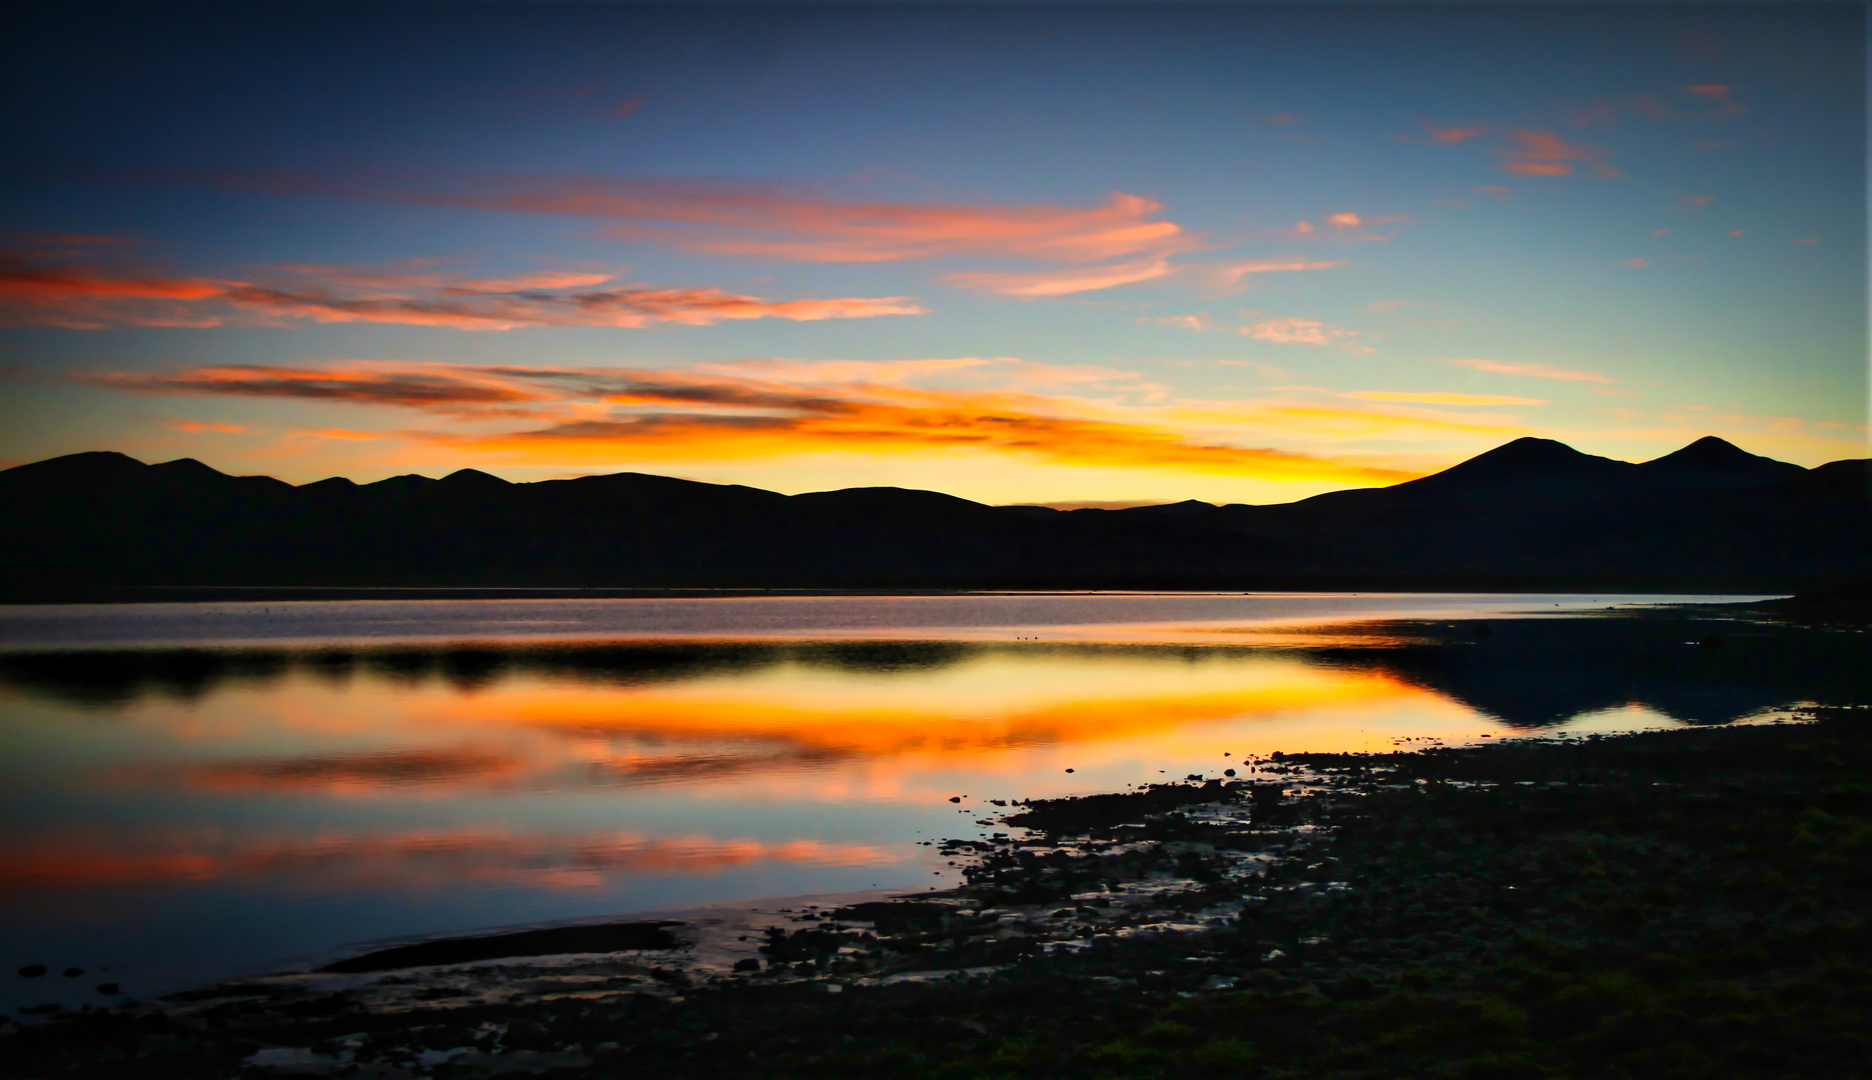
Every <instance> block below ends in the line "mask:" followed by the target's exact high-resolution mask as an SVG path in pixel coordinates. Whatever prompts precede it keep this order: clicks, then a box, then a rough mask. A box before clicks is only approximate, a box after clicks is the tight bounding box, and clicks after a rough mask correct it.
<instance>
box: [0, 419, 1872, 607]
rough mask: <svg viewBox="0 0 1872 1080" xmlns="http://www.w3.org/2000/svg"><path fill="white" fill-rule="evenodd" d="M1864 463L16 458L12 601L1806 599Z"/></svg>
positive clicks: (1831, 552) (1860, 534)
mask: <svg viewBox="0 0 1872 1080" xmlns="http://www.w3.org/2000/svg"><path fill="white" fill-rule="evenodd" d="M1867 494H1868V476H1867V462H1865V461H1862V460H1854V461H1839V462H1833V463H1831V464H1828V465H1823V466H1821V467H1819V468H1816V469H1812V470H1808V469H1802V468H1800V467H1799V466H1796V465H1789V464H1787V463H1785V462H1779V461H1774V460H1772V459H1769V458H1763V457H1757V456H1755V455H1753V454H1748V453H1746V452H1744V451H1742V450H1740V449H1738V448H1736V447H1735V446H1732V445H1731V444H1729V443H1726V442H1723V441H1722V440H1720V439H1713V438H1712V439H1701V440H1699V441H1697V442H1696V443H1693V444H1691V445H1690V446H1688V447H1685V448H1684V449H1682V450H1680V451H1677V452H1676V453H1674V454H1670V455H1668V456H1666V457H1662V458H1659V459H1657V460H1655V461H1651V462H1646V463H1644V464H1641V465H1634V464H1631V463H1628V462H1622V461H1614V460H1611V459H1608V458H1601V457H1594V456H1592V455H1588V454H1582V453H1580V452H1579V451H1577V450H1574V449H1573V448H1572V447H1569V446H1567V445H1565V444H1564V443H1558V442H1554V441H1551V440H1546V439H1519V440H1516V441H1515V442H1512V443H1509V444H1507V445H1505V446H1502V447H1498V448H1497V449H1495V450H1491V451H1489V452H1488V453H1485V454H1482V455H1480V456H1478V457H1475V458H1472V459H1470V460H1469V461H1466V462H1463V463H1462V464H1460V465H1457V466H1455V467H1453V468H1450V469H1447V470H1445V471H1443V472H1441V473H1437V474H1435V475H1433V476H1427V477H1424V478H1422V479H1419V480H1413V481H1410V482H1408V483H1404V484H1398V485H1396V486H1394V487H1389V488H1373V489H1365V490H1358V491H1339V492H1332V493H1329V494H1326V495H1320V496H1316V497H1314V498H1311V499H1305V500H1302V501H1300V502H1297V503H1288V504H1282V505H1272V506H1241V505H1233V506H1219V507H1218V506H1211V505H1209V504H1207V503H1201V502H1194V501H1191V502H1183V503H1176V504H1172V505H1165V506H1146V507H1136V508H1132V509H1129V510H1074V511H1052V510H1046V509H1043V508H1038V507H991V506H984V505H982V504H980V503H974V502H969V501H968V500H965V499H958V498H955V497H953V496H949V495H942V494H938V493H936V492H929V491H910V490H905V489H902V488H854V489H849V490H844V491H828V492H816V493H813V494H807V495H795V496H786V495H780V494H777V493H775V492H771V491H762V490H759V489H757V488H749V487H741V486H735V485H720V484H704V483H698V482H695V481H689V480H678V479H673V478H670V477H663V476H650V475H645V474H641V473H618V474H614V475H609V476H587V477H581V478H578V479H573V480H549V481H543V482H540V483H531V484H514V483H509V482H507V481H505V480H502V479H500V478H499V477H495V476H490V475H488V474H486V473H482V472H478V471H475V470H472V469H463V470H460V471H458V472H455V473H451V474H450V475H448V476H447V477H444V478H443V479H440V480H434V479H430V478H427V477H421V476H398V477H392V478H389V479H386V480H381V481H378V482H376V483H372V484H363V485H359V484H354V483H352V482H351V481H349V480H345V479H342V478H332V479H329V480H322V481H319V482H317V483H313V484H306V485H304V486H300V487H294V486H292V485H290V484H286V483H283V482H281V481H278V480H274V479H272V478H270V477H263V476H247V477H237V476H227V475H225V474H223V473H220V472H217V471H215V470H214V469H211V468H209V467H208V466H206V465H204V464H202V463H201V462H198V461H193V460H189V459H184V460H181V461H172V462H168V463H165V464H161V465H145V464H143V463H141V462H138V461H136V460H134V459H132V458H129V457H125V456H124V455H122V454H114V453H88V454H73V455H70V456H67V457H61V458H54V459H51V460H49V461H42V462H37V463H34V464H31V465H23V466H20V467H18V468H14V469H9V470H6V471H4V472H0V505H5V506H6V507H7V509H8V510H9V511H10V513H9V520H10V522H11V524H10V525H9V527H8V528H7V529H6V530H5V531H4V534H0V589H4V590H5V594H6V595H8V596H10V597H12V598H14V599H20V598H30V597H35V596H44V597H54V596H62V595H72V594H79V593H85V592H87V591H91V592H96V591H98V590H107V591H108V590H111V589H122V588H126V587H139V586H326V587H395V586H407V587H450V586H460V587H547V586H550V587H565V588H590V587H608V588H620V587H623V588H636V587H668V586H721V587H772V586H802V587H861V588H901V587H915V586H921V587H1112V588H1119V587H1169V588H1175V587H1204V588H1283V587H1292V588H1332V587H1339V588H1521V587H1548V588H1564V587H1578V588H1596V589H1604V588H1612V587H1622V588H1691V589H1718V588H1724V589H1763V590H1775V591H1782V590H1794V589H1799V588H1808V587H1814V586H1821V585H1826V584H1829V583H1837V582H1841V581H1851V580H1854V579H1859V578H1865V577H1868V576H1872V554H1869V553H1872V513H1869V511H1868V498H1867Z"/></svg>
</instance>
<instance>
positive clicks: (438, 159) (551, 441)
mask: <svg viewBox="0 0 1872 1080" xmlns="http://www.w3.org/2000/svg"><path fill="white" fill-rule="evenodd" d="M1866 41H1867V38H1866V27H1865V23H1864V9H1863V7H1861V6H1859V5H1845V4H1835V5H1798V4H1773V5H1709V6H1704V5H1696V4H1669V5H1664V4H1659V5H1639V4H1629V5H1621V6H1615V7H1613V6H1608V7H1591V6H1576V5H1559V4H1551V5H1550V4H1541V3H1531V4H1530V3H1518V4H1502V5H1495V4H1444V5H1411V4H1385V5H1374V6H1366V5H1353V4H1345V5H1339V4H1319V5H1299V4H1272V5H1262V4H1206V5H1193V6H1182V5H1166V4H1151V5H1141V6H1129V5H1123V4H1099V5H1090V6H1074V5H1066V4H1043V5H1009V6H993V5H982V6H956V5H941V6H931V7H923V6H917V5H897V4H886V5H871V6H858V7H839V6H820V5H798V4H788V5H769V6H754V7H742V6H734V5H725V4H722V5H713V4H712V5H699V6H641V5H639V6H623V5H604V4H565V5H558V4H523V5H514V6H508V5H499V4H473V5H423V4H389V5H383V6H370V5H324V4H289V5H243V6H230V7H191V6H188V5H181V4H163V5H142V6H130V7H119V8H105V7H94V6H86V5H82V4H69V5H58V6H52V5H45V6H42V7H41V8H40V9H38V10H34V11H30V12H28V13H27V14H25V15H24V16H23V17H22V18H21V19H20V20H19V21H18V24H17V26H16V28H15V30H14V31H13V32H10V33H9V35H8V37H7V41H6V43H5V44H0V80H4V82H3V84H0V85H4V90H3V91H0V139H3V140H4V145H6V146H7V147H8V148H9V150H8V153H7V155H6V158H5V163H4V164H0V466H12V465H17V464H21V463H24V462H28V461H34V460H39V459H42V458H46V457H51V456H54V455H58V454H65V453H73V452H78V451H84V450H115V451H120V452H123V453H126V454H130V455H132V456H134V457H137V458H139V459H141V460H144V461H152V462H154V461H166V460H171V459H175V458H181V457H192V458H196V459H198V460H201V461H203V462H206V463H207V464H209V465H212V466H214V467H215V468H218V469H220V470H222V471H224V472H229V473H235V474H253V473H261V474H266V475H272V476H277V477H280V478H282V479H286V480H289V481H292V482H294V483H304V482H309V481H314V480H318V479H321V478H324V477H327V476H333V475H344V476H350V477H352V478H354V479H356V480H359V481H360V482H363V481H369V480H375V479H380V478H383V477H386V476H391V475H397V474H402V473H411V472H415V473H421V474H424V475H429V476H441V475H445V474H447V473H449V472H452V471H454V470H456V469H459V468H470V467H471V468H476V469H481V470H483V471H486V472H490V473H493V474H495V475H499V476H503V477H506V478H508V479H511V480H516V481H521V480H540V479H548V478H554V477H564V476H577V475H585V474H591V473H608V472H624V471H636V472H649V473H658V474H663V475H671V476H682V477H687V478H691V479H697V480H705V481H709V482H715V483H741V484H750V485H753V486H757V487H763V488H768V489H772V490H777V491H783V492H788V493H796V492H802V491H816V490H827V489H833V488H843V487H856V486H872V485H898V486H905V487H917V488H927V489H932V490H938V491H945V492H949V493H952V494H956V495H960V496H962V497H965V498H970V499H976V500H979V501H983V502H989V503H1016V502H1043V503H1053V504H1062V505H1082V504H1110V505H1119V504H1134V503H1140V502H1165V501H1174V500H1180V499H1187V498H1195V499H1202V500H1204V501H1208V502H1251V503H1269V502H1284V501H1288V500H1291V499H1297V498H1303V497H1305V496H1308V495H1312V494H1316V493H1318V492H1322V491H1328V490H1335V489H1340V488H1348V487H1368V486H1373V485H1381V484H1391V483H1397V482H1399V481H1402V480H1407V479H1410V478H1412V477H1415V476H1419V475H1424V474H1426V473H1429V472H1433V471H1436V470H1437V469H1440V468H1444V467H1447V466H1449V465H1451V464H1454V463H1456V462H1458V461H1461V460H1463V459H1465V458H1468V457H1471V456H1474V455H1475V454H1477V453H1481V452H1483V451H1485V450H1488V449H1490V448H1492V447H1495V446H1498V445H1500V444H1502V443H1505V442H1508V441H1510V440H1512V439H1515V438H1520V437H1523V436H1539V437H1543V438H1553V439H1559V440H1562V441H1564V442H1567V443H1569V444H1571V445H1573V446H1575V447H1577V448H1579V449H1581V450H1583V451H1586V452H1588V453H1595V454H1603V455H1606V456H1610V457H1615V458H1620V459H1624V460H1633V461H1641V460H1647V459H1650V458H1654V457H1658V456H1660V455H1662V454H1665V453H1669V452H1670V451H1672V450H1675V449H1677V448H1678V447H1681V446H1683V445H1685V444H1687V443H1689V442H1691V441H1693V440H1695V439H1697V438H1699V437H1702V436H1704V435H1717V436H1721V437H1723V438H1726V439H1728V440H1730V441H1732V442H1734V443H1736V444H1737V445H1739V446H1742V447H1743V448H1744V449H1747V450H1750V451H1752V452H1755V453H1760V454H1766V455H1769V456H1772V457H1777V458H1781V459H1783V460H1787V461H1794V462H1797V463H1799V464H1802V465H1806V466H1813V465H1818V464H1821V463H1824V462H1827V461H1832V460H1838V459H1841V458H1849V457H1864V456H1866V454H1867V351H1866V345H1867V341H1866V337H1867V310H1866V304H1867V301H1866V286H1867V272H1866V254H1867V252H1866V184H1865V180H1866V176H1865V171H1866V165H1865V144H1866V113H1865V99H1866V87H1867V83H1866V67H1865V52H1866Z"/></svg>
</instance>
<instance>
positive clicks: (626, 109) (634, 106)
mask: <svg viewBox="0 0 1872 1080" xmlns="http://www.w3.org/2000/svg"><path fill="white" fill-rule="evenodd" d="M643 107H644V96H643V95H642V94H638V95H637V96H636V97H634V98H631V99H630V100H629V101H626V102H625V103H624V104H622V105H619V106H618V107H617V108H616V109H615V110H613V111H612V113H611V116H612V118H614V119H617V120H622V119H624V118H625V117H627V116H632V115H635V114H636V112H637V110H638V109H641V108H643Z"/></svg>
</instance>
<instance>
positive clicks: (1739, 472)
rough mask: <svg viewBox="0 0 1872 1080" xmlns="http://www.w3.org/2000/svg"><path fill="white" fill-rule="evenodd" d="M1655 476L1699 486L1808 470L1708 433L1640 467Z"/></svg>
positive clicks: (1780, 477)
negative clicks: (1755, 452) (1752, 451)
mask: <svg viewBox="0 0 1872 1080" xmlns="http://www.w3.org/2000/svg"><path fill="white" fill-rule="evenodd" d="M1638 468H1639V469H1640V470H1642V471H1643V472H1644V473H1645V474H1647V475H1651V476H1671V477H1673V478H1676V479H1678V480H1687V481H1691V482H1693V483H1695V484H1696V485H1698V486H1708V485H1711V484H1714V485H1717V486H1720V487H1730V486H1743V487H1750V486H1754V485H1756V484H1774V483H1779V482H1781V481H1784V480H1789V479H1792V478H1793V477H1796V476H1799V475H1801V474H1802V473H1804V472H1806V470H1805V469H1802V468H1801V467H1800V466H1799V465H1793V464H1790V463H1788V462H1785V461H1776V460H1775V459H1774V458H1770V457H1762V456H1761V455H1759V454H1751V453H1749V452H1748V451H1747V450H1744V449H1742V448H1741V447H1739V446H1737V445H1736V444H1734V443H1732V442H1729V441H1728V440H1726V439H1719V438H1717V437H1716V436H1714V435H1705V436H1703V437H1702V438H1701V439H1698V440H1697V441H1695V442H1693V443H1691V444H1690V445H1689V446H1686V447H1684V448H1683V449H1682V450H1678V451H1676V452H1674V453H1669V454H1665V455H1664V456H1663V457H1661V458H1656V459H1654V460H1651V461H1647V462H1645V463H1644V464H1642V465H1640V466H1638Z"/></svg>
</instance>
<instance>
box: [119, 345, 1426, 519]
mask: <svg viewBox="0 0 1872 1080" xmlns="http://www.w3.org/2000/svg"><path fill="white" fill-rule="evenodd" d="M1271 322H1272V323H1273V326H1274V327H1275V328H1277V329H1278V332H1279V333H1280V334H1282V335H1284V337H1282V338H1279V339H1278V340H1292V341H1300V342H1305V343H1314V342H1313V339H1314V337H1318V338H1319V339H1320V341H1321V342H1330V341H1332V340H1335V339H1336V338H1337V337H1340V336H1345V335H1349V334H1350V333H1351V332H1350V331H1341V330H1337V329H1336V328H1331V327H1327V326H1325V324H1322V323H1315V322H1311V321H1309V320H1291V321H1286V322H1283V321H1280V320H1273V321H1271ZM1268 332H1269V333H1274V332H1276V330H1275V329H1270V330H1269V331H1268ZM1270 340H1276V339H1274V338H1271V339H1270ZM977 363H978V362H977V361H973V360H971V361H970V362H969V364H968V365H965V366H975V365H976V364H977ZM995 370H998V371H999V370H1005V371H1006V372H1007V377H1008V378H1010V379H1012V380H1013V381H1015V382H1017V383H1019V382H1025V383H1027V384H1030V385H1040V386H1058V385H1071V384H1082V383H1113V382H1123V381H1125V380H1129V379H1131V378H1133V377H1132V376H1131V375H1130V374H1129V373H1126V372H1121V371H1112V370H1110V369H1105V368H1083V367H1069V368H1061V367H1057V366H1053V365H1035V364H1018V363H1008V364H1006V365H1004V366H998V367H997V368H996V369H995ZM834 373H836V372H835V371H834V370H830V369H828V370H818V371H815V370H813V365H806V366H805V370H789V369H788V367H787V366H786V365H784V364H775V365H773V366H769V367H765V368H763V367H761V366H757V365H756V366H750V365H737V366H733V367H730V366H726V365H724V366H722V367H720V368H717V369H715V370H712V371H658V370H646V369H630V368H587V369H567V368H522V367H471V366H467V365H450V364H395V363H355V364H352V365H350V366H347V367H343V368H337V367H334V368H322V369H311V368H289V367H270V366H260V365H247V366H225V367H210V368H197V369H193V370H189V371H182V372H174V373H168V374H149V373H118V374H102V375H92V376H86V377H84V378H83V381H86V382H89V383H91V384H93V385H101V386H107V387H111V388H114V389H120V390H127V391H132V392H137V393H152V394H212V395H245V396H256V397H276V398H297V399H302V400H307V401H322V402H343V403H350V404H372V405H385V406H395V407H401V408H411V409H419V410H424V411H428V412H439V413H446V414H452V415H457V416H461V417H465V418H469V419H477V420H483V419H509V420H511V419H522V420H531V421H532V424H531V426H528V427H524V428H521V429H517V430H509V431H504V432H499V433H494V434H485V433H483V434H458V433H449V432H441V433H438V432H422V433H408V434H406V436H405V437H409V438H418V439H423V440H426V441H429V442H434V443H440V444H446V445H449V446H453V447H457V448H473V449H479V450H483V451H487V452H491V453H495V454H498V455H502V456H504V457H506V458H508V459H510V460H513V461H516V462H520V463H552V464H555V465H559V464H567V463H572V462H579V461H616V460H620V459H626V458H628V459H632V460H638V461H649V460H661V461H672V460H716V461H720V460H740V459H746V458H753V457H766V456H780V455H789V454H807V453H826V452H830V453H858V454H900V453H918V452H945V451H954V450H976V451H984V452H998V453H1006V454H1013V455H1017V456H1026V457H1039V458H1042V459H1046V460H1049V461H1056V462H1061V463H1067V464H1074V465H1091V466H1127V467H1158V468H1176V469H1186V470H1192V471H1200V472H1213V473H1225V474H1236V475H1249V476H1257V477H1264V478H1270V479H1283V478H1284V479H1301V478H1305V479H1323V478H1331V479H1334V480H1338V481H1342V482H1345V483H1360V484H1373V483H1393V482H1396V481H1398V480H1402V479H1409V478H1410V477H1411V476H1413V475H1415V474H1413V473H1407V472H1404V471H1401V470H1395V469H1388V468H1379V467H1373V466H1370V465H1366V464H1363V463H1359V462H1352V461H1347V460H1341V459H1337V458H1331V457H1321V456H1314V455H1309V454H1303V453H1294V452H1287V451H1280V450H1274V449H1270V448H1265V447H1255V446H1243V445H1239V444H1236V443H1233V442H1229V441H1224V440H1220V439H1216V438H1213V437H1201V436H1195V435H1190V434H1187V433H1185V432H1184V431H1181V430H1179V428H1178V424H1177V422H1176V418H1175V417H1174V416H1172V415H1169V414H1162V415H1159V413H1158V412H1153V411H1151V410H1150V409H1142V410H1134V411H1133V412H1131V413H1130V414H1126V413H1124V412H1122V411H1114V409H1115V408H1116V407H1115V406H1110V405H1099V404H1097V403H1093V402H1087V401H1083V400H1080V399H1073V398H1062V397H1055V396H1046V395H1042V394H1037V393H1033V392H1029V391H1024V390H1018V389H1001V390H979V389H978V390H943V389H929V388H923V387H913V386H907V385H903V384H902V383H901V381H896V380H892V379H890V378H884V379H879V380H874V381H867V380H865V379H862V378H860V379H858V380H853V381H823V380H826V379H827V378H828V376H830V375H832V374H834ZM853 373H855V372H845V373H843V374H853ZM1136 389H1139V390H1147V389H1149V386H1148V384H1143V385H1138V386H1136ZM1270 416H1272V414H1269V413H1262V414H1260V423H1261V424H1262V425H1263V427H1264V428H1265V427H1268V426H1279V425H1280V423H1281V422H1282V421H1281V420H1280V419H1279V418H1275V419H1272V420H1270V419H1269V417H1270ZM1255 420H1256V417H1255V416H1254V415H1252V414H1249V415H1244V414H1241V413H1237V414H1235V415H1233V416H1232V418H1231V420H1230V425H1229V426H1232V427H1233V428H1234V429H1236V430H1242V427H1243V425H1244V423H1253V422H1255Z"/></svg>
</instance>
